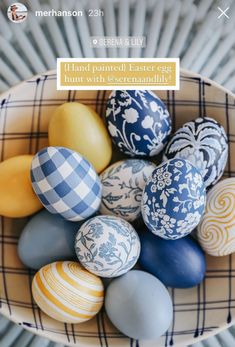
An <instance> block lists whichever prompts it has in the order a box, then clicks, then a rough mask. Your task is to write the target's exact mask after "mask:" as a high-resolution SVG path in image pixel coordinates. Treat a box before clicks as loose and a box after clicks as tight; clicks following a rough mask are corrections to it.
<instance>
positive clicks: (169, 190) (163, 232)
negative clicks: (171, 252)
mask: <svg viewBox="0 0 235 347" xmlns="http://www.w3.org/2000/svg"><path fill="white" fill-rule="evenodd" d="M205 202H206V191H205V185H204V182H203V178H202V176H201V174H200V173H199V171H198V170H197V169H196V168H195V167H194V166H192V164H191V163H190V162H189V161H187V160H183V159H171V160H168V161H167V162H165V163H162V164H161V165H159V166H158V167H157V168H156V169H155V170H154V172H153V174H152V177H151V178H150V179H149V181H148V183H147V184H146V186H145V189H144V193H143V198H142V216H143V219H144V222H145V224H146V225H147V227H148V228H149V229H150V230H151V231H152V232H153V233H154V234H156V235H158V236H160V237H162V238H164V239H170V240H174V239H178V238H181V237H184V236H186V235H187V234H189V233H190V232H191V231H193V229H194V228H195V227H196V226H197V225H198V224H199V222H200V219H201V217H202V215H203V213H204V210H205Z"/></svg>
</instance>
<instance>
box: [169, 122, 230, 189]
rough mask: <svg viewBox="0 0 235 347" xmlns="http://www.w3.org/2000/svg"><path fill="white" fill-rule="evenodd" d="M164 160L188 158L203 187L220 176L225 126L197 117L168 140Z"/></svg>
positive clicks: (225, 153) (225, 150)
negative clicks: (202, 182) (202, 181)
mask: <svg viewBox="0 0 235 347" xmlns="http://www.w3.org/2000/svg"><path fill="white" fill-rule="evenodd" d="M163 158H164V160H168V159H172V158H181V159H187V160H189V161H190V162H191V163H192V164H193V165H194V166H195V167H196V168H197V169H198V170H199V171H200V173H201V174H202V176H203V179H204V182H205V186H206V187H209V186H211V185H213V184H215V183H216V182H217V181H218V180H219V179H220V177H221V176H222V174H223V172H224V169H225V166H226V163H227V158H228V139H227V135H226V133H225V130H224V128H223V127H222V126H221V125H220V124H219V123H218V122H217V121H216V120H214V119H212V118H208V117H205V118H201V117H199V118H197V119H195V120H193V121H191V122H188V123H186V124H184V125H183V127H182V128H180V129H179V130H177V132H176V133H175V134H174V135H173V137H172V139H171V140H170V142H169V143H168V145H167V147H166V150H165V153H164V157H163Z"/></svg>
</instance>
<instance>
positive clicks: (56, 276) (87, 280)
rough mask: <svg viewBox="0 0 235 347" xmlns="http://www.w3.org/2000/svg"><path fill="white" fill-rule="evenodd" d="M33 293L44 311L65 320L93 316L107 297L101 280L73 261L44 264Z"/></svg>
mask: <svg viewBox="0 0 235 347" xmlns="http://www.w3.org/2000/svg"><path fill="white" fill-rule="evenodd" d="M32 292H33V297H34V300H35V301H36V303H37V304H38V306H39V307H40V308H41V310H42V311H43V312H45V313H46V314H47V315H48V316H50V317H51V318H54V319H56V320H58V321H60V322H64V323H82V322H85V321H87V320H89V319H91V318H92V317H94V316H95V315H96V314H97V313H98V312H99V310H100V309H101V307H102V305H103V300H104V288H103V283H102V281H101V279H100V278H99V277H97V276H95V275H93V274H91V273H89V272H88V271H87V270H85V269H84V268H82V267H81V265H79V264H78V263H76V262H72V261H59V262H54V263H52V264H49V265H46V266H44V267H42V268H41V269H40V270H39V271H38V272H37V273H36V275H35V276H34V279H33V283H32Z"/></svg>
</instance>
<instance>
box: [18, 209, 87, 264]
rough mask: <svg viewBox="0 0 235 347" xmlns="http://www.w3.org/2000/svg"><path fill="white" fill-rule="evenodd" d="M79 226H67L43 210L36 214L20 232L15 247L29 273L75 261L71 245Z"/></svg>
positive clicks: (79, 224) (69, 224) (56, 216)
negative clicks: (55, 264) (51, 264)
mask: <svg viewBox="0 0 235 347" xmlns="http://www.w3.org/2000/svg"><path fill="white" fill-rule="evenodd" d="M81 224H82V222H79V223H74V222H68V221H66V220H64V219H63V218H61V217H60V216H58V215H53V214H51V213H49V212H47V211H46V210H43V211H41V212H39V213H37V214H36V215H35V216H33V217H32V218H31V220H30V221H29V222H28V223H27V225H26V226H25V228H24V229H23V231H22V233H21V236H20V238H19V243H18V255H19V258H20V260H21V261H22V263H23V264H24V265H26V266H27V267H29V268H32V269H35V270H37V269H40V268H41V267H42V266H44V265H46V264H49V263H52V262H54V261H58V260H70V259H73V258H75V257H76V256H75V250H74V242H75V236H76V232H77V231H78V229H79V227H80V226H81Z"/></svg>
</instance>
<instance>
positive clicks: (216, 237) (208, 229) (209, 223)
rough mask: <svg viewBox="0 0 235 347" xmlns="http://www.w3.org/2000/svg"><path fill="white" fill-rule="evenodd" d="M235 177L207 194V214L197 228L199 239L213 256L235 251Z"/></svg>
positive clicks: (219, 184)
mask: <svg viewBox="0 0 235 347" xmlns="http://www.w3.org/2000/svg"><path fill="white" fill-rule="evenodd" d="M234 205H235V178H234V177H232V178H226V179H224V180H223V181H221V182H219V183H217V184H216V185H215V186H214V187H213V188H211V190H210V191H209V193H208V194H207V203H206V211H205V214H204V216H203V218H202V220H201V222H200V224H199V226H198V228H197V236H198V241H199V242H200V244H201V246H202V248H203V249H204V251H205V252H206V253H208V254H210V255H213V256H217V257H219V256H224V255H228V254H231V253H234V252H235V238H234V235H235V209H234Z"/></svg>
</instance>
